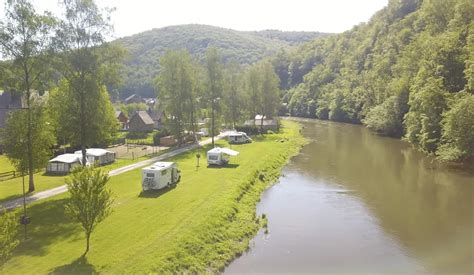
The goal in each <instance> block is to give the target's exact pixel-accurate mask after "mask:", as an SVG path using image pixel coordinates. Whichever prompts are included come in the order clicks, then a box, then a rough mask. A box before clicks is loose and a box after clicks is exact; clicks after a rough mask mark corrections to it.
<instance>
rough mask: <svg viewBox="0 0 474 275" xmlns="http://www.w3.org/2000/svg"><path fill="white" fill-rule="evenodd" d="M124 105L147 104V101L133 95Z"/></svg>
mask: <svg viewBox="0 0 474 275" xmlns="http://www.w3.org/2000/svg"><path fill="white" fill-rule="evenodd" d="M123 103H125V104H131V103H145V101H144V100H143V99H142V97H141V96H139V95H136V94H133V95H131V96H129V97H127V98H126V99H125V100H124V101H123Z"/></svg>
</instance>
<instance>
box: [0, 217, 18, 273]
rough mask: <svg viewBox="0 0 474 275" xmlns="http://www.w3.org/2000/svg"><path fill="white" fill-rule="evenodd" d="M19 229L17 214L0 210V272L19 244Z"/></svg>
mask: <svg viewBox="0 0 474 275" xmlns="http://www.w3.org/2000/svg"><path fill="white" fill-rule="evenodd" d="M17 228H18V221H17V219H16V217H15V213H14V212H7V210H5V209H2V208H0V270H1V266H2V264H3V263H5V262H6V261H7V260H8V258H10V256H11V254H12V251H13V250H14V249H15V247H17V245H18V243H19V241H18V240H17V238H16V234H17Z"/></svg>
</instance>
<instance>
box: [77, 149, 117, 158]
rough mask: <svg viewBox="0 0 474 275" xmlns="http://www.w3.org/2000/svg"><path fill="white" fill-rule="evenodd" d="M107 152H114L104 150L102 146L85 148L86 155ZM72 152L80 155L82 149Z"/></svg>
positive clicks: (98, 155) (98, 154)
mask: <svg viewBox="0 0 474 275" xmlns="http://www.w3.org/2000/svg"><path fill="white" fill-rule="evenodd" d="M107 153H112V154H113V153H114V152H112V151H108V150H105V149H102V148H89V149H86V155H88V156H93V157H100V156H104V155H105V154H107ZM74 154H76V155H82V151H81V150H79V151H76V152H74Z"/></svg>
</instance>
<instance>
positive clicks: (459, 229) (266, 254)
mask: <svg viewBox="0 0 474 275" xmlns="http://www.w3.org/2000/svg"><path fill="white" fill-rule="evenodd" d="M302 123H303V126H304V129H303V134H304V135H305V136H306V137H308V139H309V140H310V143H309V144H308V145H306V146H305V147H304V148H302V150H301V152H300V154H299V155H298V156H296V157H294V158H293V159H292V160H291V161H290V163H289V164H288V165H287V166H286V167H285V169H284V170H283V172H282V177H281V178H280V180H279V182H278V183H277V184H275V185H274V186H272V187H271V188H269V189H268V190H266V191H265V192H264V193H263V194H262V199H261V202H260V203H259V204H258V206H257V213H258V214H259V215H261V214H263V213H265V214H266V216H267V217H268V234H265V233H264V232H263V230H261V231H260V232H259V233H258V234H257V236H256V237H255V238H254V239H253V240H252V242H251V247H250V249H249V250H248V251H247V252H246V253H244V254H243V255H242V256H241V257H240V258H238V259H236V260H235V261H234V262H232V263H231V264H230V265H229V266H228V267H227V268H226V270H225V273H229V274H231V273H302V272H307V273H410V274H413V273H427V274H441V273H466V274H468V273H474V269H473V261H474V256H473V250H474V235H473V232H474V222H473V219H474V210H473V209H474V207H473V197H474V196H473V192H474V169H472V167H471V168H466V167H464V168H460V167H446V166H445V165H442V164H439V163H437V162H436V161H434V160H433V159H432V158H430V157H428V156H426V155H424V154H422V153H420V152H418V151H416V150H414V149H413V148H412V147H411V146H410V145H409V144H407V143H405V142H403V141H400V140H398V139H393V138H388V137H381V136H378V135H376V134H374V133H373V132H371V131H369V130H367V129H366V128H364V127H362V126H359V125H350V124H342V123H334V122H327V121H318V120H305V122H302Z"/></svg>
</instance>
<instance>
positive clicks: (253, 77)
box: [245, 64, 261, 119]
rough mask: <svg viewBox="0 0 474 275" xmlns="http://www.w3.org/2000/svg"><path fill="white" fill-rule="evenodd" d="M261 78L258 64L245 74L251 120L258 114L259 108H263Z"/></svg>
mask: <svg viewBox="0 0 474 275" xmlns="http://www.w3.org/2000/svg"><path fill="white" fill-rule="evenodd" d="M260 78H261V76H260V70H259V66H258V64H254V65H252V66H250V67H249V68H248V70H247V72H246V74H245V91H246V99H247V100H246V101H247V104H246V105H247V109H248V110H249V114H250V118H251V119H254V118H255V116H256V115H257V114H258V111H259V106H261V94H260V83H261V80H260Z"/></svg>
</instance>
